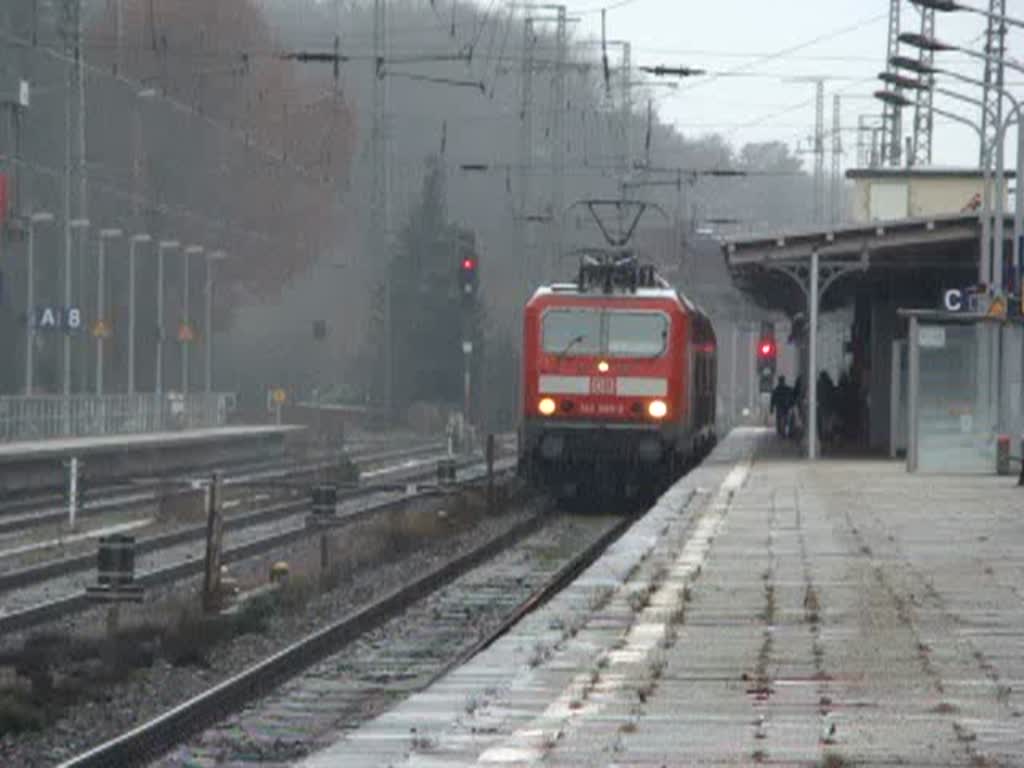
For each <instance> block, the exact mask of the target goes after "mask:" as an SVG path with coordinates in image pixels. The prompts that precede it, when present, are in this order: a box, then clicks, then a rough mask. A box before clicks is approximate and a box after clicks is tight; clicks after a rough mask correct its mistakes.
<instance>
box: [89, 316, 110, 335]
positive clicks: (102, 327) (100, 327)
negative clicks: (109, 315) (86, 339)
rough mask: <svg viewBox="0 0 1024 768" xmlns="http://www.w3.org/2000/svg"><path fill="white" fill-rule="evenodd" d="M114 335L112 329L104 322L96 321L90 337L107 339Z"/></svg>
mask: <svg viewBox="0 0 1024 768" xmlns="http://www.w3.org/2000/svg"><path fill="white" fill-rule="evenodd" d="M113 334H114V330H113V328H111V327H110V323H108V322H107V321H106V320H102V319H100V320H97V321H96V322H95V323H93V326H92V335H93V336H94V337H95V338H97V339H109V338H110V337H111V336H112V335H113Z"/></svg>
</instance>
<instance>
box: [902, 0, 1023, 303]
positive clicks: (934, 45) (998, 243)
mask: <svg viewBox="0 0 1024 768" xmlns="http://www.w3.org/2000/svg"><path fill="white" fill-rule="evenodd" d="M929 2H935V3H938V4H939V5H941V6H942V8H941V9H938V8H937V10H947V11H950V10H971V9H969V8H968V7H967V6H960V4H959V3H955V2H951V0H929ZM985 15H986V16H988V15H990V14H988V13H987V12H986V13H985ZM993 18H997V19H1000V20H1002V21H1004V22H1008V23H1009V22H1013V23H1018V24H1019V22H1016V20H1011V19H1009V18H1007V17H1003V16H993ZM899 39H900V42H902V43H906V44H907V45H910V46H913V47H914V48H922V49H924V50H929V51H935V52H941V51H956V52H958V53H962V54H964V55H966V56H970V57H971V58H974V59H980V60H981V61H986V62H992V63H996V64H999V65H1001V66H1004V67H1006V68H1008V69H1012V70H1014V71H1016V72H1021V73H1024V66H1022V65H1020V64H1017V63H1016V62H1014V61H1011V60H1010V59H1003V58H1000V57H998V56H992V55H991V54H989V53H982V52H981V51H975V50H973V49H971V48H964V47H963V46H960V45H951V44H949V43H944V42H942V41H940V40H936V39H935V38H933V37H928V36H926V35H919V34H915V33H911V32H906V33H904V34H902V35H900V36H899ZM968 82H971V81H969V80H968ZM973 82H975V83H978V82H979V81H973ZM982 85H983V84H982ZM999 94H1000V96H1001V97H1005V98H1007V99H1009V100H1010V102H1011V103H1012V104H1013V105H1014V109H1013V112H1014V113H1016V116H1017V121H1018V129H1017V130H1018V144H1021V143H1024V137H1022V136H1020V131H1021V130H1022V127H1021V122H1022V121H1021V119H1020V118H1021V112H1020V103H1019V102H1018V101H1017V99H1016V98H1015V97H1014V96H1013V94H1012V93H1010V92H1009V91H1007V90H1006V89H1005V88H1002V89H999ZM1009 124H1010V120H1009V119H1007V120H1006V121H1005V122H1004V123H1003V124H1002V125H998V126H996V129H997V135H996V158H995V159H996V171H997V173H998V174H999V176H1000V178H1001V177H1002V176H1003V175H1004V174H1003V168H1002V166H1003V144H1004V143H1005V139H1006V130H1007V128H1008V127H1009ZM991 161H992V158H989V164H991ZM1017 165H1018V170H1019V169H1020V168H1022V167H1024V163H1022V162H1021V158H1020V156H1019V154H1018V158H1017ZM1004 213H1005V203H1004V201H1003V200H1000V201H999V215H998V216H997V217H996V237H995V258H994V259H993V265H992V277H991V280H985V281H983V282H986V283H988V284H990V285H992V286H993V287H994V288H995V289H996V290H997V291H999V290H1001V289H1002V287H1003V270H1004V268H1005V265H1004V264H1003V216H1004ZM1014 223H1015V226H1016V221H1015V222H1014ZM1014 235H1015V238H1014V239H1015V240H1016V239H1019V237H1020V233H1019V232H1014ZM1016 247H1017V248H1019V246H1016Z"/></svg>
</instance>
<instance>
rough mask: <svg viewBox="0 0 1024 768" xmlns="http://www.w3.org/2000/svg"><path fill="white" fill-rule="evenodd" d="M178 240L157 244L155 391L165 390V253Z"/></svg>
mask: <svg viewBox="0 0 1024 768" xmlns="http://www.w3.org/2000/svg"><path fill="white" fill-rule="evenodd" d="M180 247H181V243H179V242H178V241H177V240H161V241H160V242H159V243H157V245H156V374H155V376H154V382H155V384H154V391H155V392H156V393H157V394H158V395H159V394H161V393H162V392H163V391H164V254H165V253H166V252H167V251H173V250H174V249H176V248H180Z"/></svg>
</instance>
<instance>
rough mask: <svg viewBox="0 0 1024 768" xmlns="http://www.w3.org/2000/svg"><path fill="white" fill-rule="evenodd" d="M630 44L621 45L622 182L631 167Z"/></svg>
mask: <svg viewBox="0 0 1024 768" xmlns="http://www.w3.org/2000/svg"><path fill="white" fill-rule="evenodd" d="M632 54H633V46H632V45H631V44H630V43H628V42H627V43H623V44H622V181H626V177H627V176H628V175H629V171H630V168H632V166H633V85H632V78H633V74H632V69H633V68H632V60H631V59H632Z"/></svg>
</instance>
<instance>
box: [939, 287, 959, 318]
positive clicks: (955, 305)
mask: <svg viewBox="0 0 1024 768" xmlns="http://www.w3.org/2000/svg"><path fill="white" fill-rule="evenodd" d="M943 304H945V306H946V309H947V310H948V311H950V312H959V311H960V310H962V309H963V308H964V293H963V291H961V290H960V289H959V288H950V289H949V290H948V291H946V294H945V296H944V297H943Z"/></svg>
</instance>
